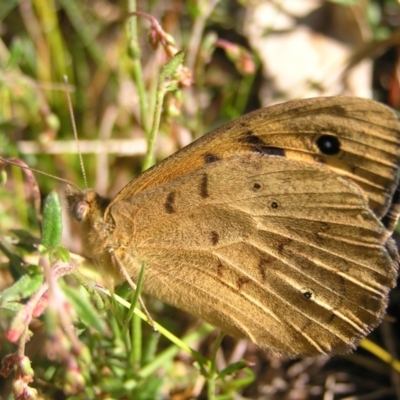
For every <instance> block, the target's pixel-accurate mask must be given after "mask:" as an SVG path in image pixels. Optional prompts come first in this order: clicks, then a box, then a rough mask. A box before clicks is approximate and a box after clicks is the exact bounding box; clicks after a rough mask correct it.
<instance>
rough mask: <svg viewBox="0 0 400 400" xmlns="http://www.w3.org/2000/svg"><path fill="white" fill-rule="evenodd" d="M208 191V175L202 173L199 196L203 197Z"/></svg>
mask: <svg viewBox="0 0 400 400" xmlns="http://www.w3.org/2000/svg"><path fill="white" fill-rule="evenodd" d="M209 195H210V194H209V193H208V175H207V174H203V176H202V177H201V181H200V196H201V197H202V198H203V199H205V198H207V197H208V196H209Z"/></svg>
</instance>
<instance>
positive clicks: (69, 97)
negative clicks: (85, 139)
mask: <svg viewBox="0 0 400 400" xmlns="http://www.w3.org/2000/svg"><path fill="white" fill-rule="evenodd" d="M63 78H64V83H65V87H66V95H67V103H68V110H69V115H70V117H71V123H72V131H73V132H74V137H75V141H76V146H77V148H78V156H79V164H80V166H81V171H82V176H83V181H84V182H85V189H87V188H88V184H87V179H86V172H85V166H84V165H83V159H82V153H81V150H80V148H79V140H78V131H77V130H76V123H75V117H74V111H73V108H72V101H71V96H70V94H69V83H68V77H67V75H64V76H63Z"/></svg>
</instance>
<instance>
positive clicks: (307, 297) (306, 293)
mask: <svg viewBox="0 0 400 400" xmlns="http://www.w3.org/2000/svg"><path fill="white" fill-rule="evenodd" d="M301 294H302V296H303V298H304V299H305V300H310V299H311V298H312V293H311V292H310V291H309V290H305V291H303V292H302V293H301Z"/></svg>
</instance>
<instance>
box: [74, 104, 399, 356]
mask: <svg viewBox="0 0 400 400" xmlns="http://www.w3.org/2000/svg"><path fill="white" fill-rule="evenodd" d="M399 161H400V123H399V121H398V120H397V118H396V116H395V114H394V113H393V112H392V111H391V110H390V109H389V108H387V107H385V106H383V105H381V104H379V103H377V102H374V101H371V100H366V99H359V98H352V97H321V98H313V99H305V100H296V101H291V102H287V103H283V104H279V105H276V106H272V107H268V108H264V109H261V110H257V111H254V112H252V113H249V114H247V115H244V116H242V117H240V118H238V119H236V120H234V121H232V122H230V123H228V124H226V125H223V126H221V127H220V128H218V129H216V130H214V131H212V132H210V133H209V134H207V135H205V136H203V137H201V138H200V139H198V140H196V141H194V142H193V143H191V144H190V145H189V146H187V147H185V148H183V149H181V150H179V151H178V152H176V153H175V154H173V155H172V156H170V157H169V158H167V159H165V160H163V161H162V162H160V163H159V164H157V165H155V166H154V167H152V168H150V169H149V170H147V171H145V172H144V173H143V174H141V175H140V176H139V177H137V178H136V179H134V180H133V181H131V182H130V183H129V184H128V185H126V186H125V187H124V188H123V189H122V190H121V191H120V192H119V193H118V194H117V196H116V197H115V198H114V199H112V200H110V199H106V198H104V197H102V196H100V195H98V194H97V193H95V192H94V191H93V190H86V191H83V192H80V191H78V190H76V189H74V188H72V187H71V188H69V191H68V194H67V200H68V203H69V206H70V209H71V213H72V215H73V217H74V218H75V219H76V220H77V221H79V222H80V224H81V225H82V237H83V245H84V249H85V253H86V254H87V256H88V257H90V258H91V259H92V260H93V261H94V263H95V264H96V265H97V266H99V268H102V269H103V270H104V272H105V273H106V274H108V275H109V276H110V277H113V279H114V280H115V281H116V282H120V281H123V280H124V277H123V275H121V268H122V269H123V270H124V271H125V272H126V274H127V275H128V276H129V277H131V278H132V280H133V281H134V282H136V281H137V279H138V276H139V273H140V269H141V265H142V262H145V263H146V272H145V276H144V281H143V291H144V292H146V293H148V294H150V295H153V296H155V297H157V298H160V299H162V300H164V301H166V302H168V303H170V304H172V305H174V306H176V307H178V308H181V309H183V310H186V311H188V312H190V313H192V314H194V315H196V316H198V317H199V318H201V319H203V320H205V321H207V322H210V323H211V324H213V325H214V326H216V327H218V328H220V329H221V330H222V331H224V332H226V333H228V334H230V335H232V336H234V337H239V338H240V337H247V338H248V339H250V340H251V341H252V342H254V343H255V344H256V345H258V346H259V347H260V348H262V349H265V350H269V351H273V352H275V353H278V354H280V355H285V356H289V357H297V356H301V355H312V354H343V353H347V352H349V351H351V350H352V349H354V348H355V346H356V345H357V344H358V342H359V341H360V339H362V338H363V337H365V336H366V335H367V334H368V333H369V332H370V331H371V330H372V329H374V328H375V327H376V326H377V325H378V324H379V323H380V322H381V320H382V318H383V316H384V314H385V310H386V307H387V303H388V293H389V291H390V289H391V288H393V287H394V286H395V282H396V277H397V269H398V261H399V256H398V252H397V246H396V244H395V242H394V240H393V239H392V238H391V235H392V232H393V230H394V228H395V226H396V223H397V219H398V215H399V207H400V205H399V203H400V196H399V191H398V185H399V174H400V172H399V165H400V163H399Z"/></svg>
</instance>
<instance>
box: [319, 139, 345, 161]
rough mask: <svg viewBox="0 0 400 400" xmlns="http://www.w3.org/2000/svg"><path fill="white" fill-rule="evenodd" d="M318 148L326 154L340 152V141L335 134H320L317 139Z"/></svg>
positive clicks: (331, 154)
mask: <svg viewBox="0 0 400 400" xmlns="http://www.w3.org/2000/svg"><path fill="white" fill-rule="evenodd" d="M317 146H318V148H319V150H320V151H321V152H322V153H323V154H326V155H328V156H334V155H335V154H338V153H339V152H340V150H341V149H340V142H339V139H338V138H337V137H336V136H332V135H322V136H320V137H319V138H318V139H317Z"/></svg>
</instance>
